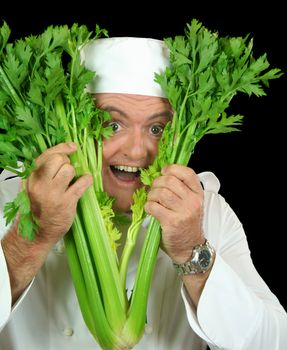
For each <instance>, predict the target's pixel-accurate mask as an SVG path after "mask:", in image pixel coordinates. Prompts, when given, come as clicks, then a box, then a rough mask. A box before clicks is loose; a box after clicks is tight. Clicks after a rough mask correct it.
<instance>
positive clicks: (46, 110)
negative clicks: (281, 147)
mask: <svg viewBox="0 0 287 350" xmlns="http://www.w3.org/2000/svg"><path fill="white" fill-rule="evenodd" d="M9 34H10V29H9V27H8V26H7V24H6V23H4V25H3V26H2V27H1V28H0V83H1V85H0V115H1V118H0V129H2V133H0V167H1V168H4V169H7V170H10V171H12V172H14V173H15V174H17V175H19V176H21V177H22V178H23V180H24V183H25V179H26V178H27V176H29V174H30V173H31V171H32V170H33V169H34V167H35V164H34V159H35V158H36V157H37V156H38V155H39V154H40V153H42V152H43V151H44V150H45V149H47V148H48V147H51V146H53V145H56V144H58V143H60V142H63V141H73V142H76V143H77V144H78V145H79V147H78V150H77V152H76V153H75V154H73V155H72V156H71V162H72V164H73V165H74V167H75V169H76V173H77V176H81V175H82V174H84V173H87V172H90V173H91V174H93V176H94V185H93V187H92V188H90V189H88V190H87V192H86V193H85V194H84V195H83V197H82V198H81V199H80V201H79V205H78V208H77V214H76V217H75V220H74V223H73V225H72V228H71V232H69V233H68V234H67V235H66V236H65V245H66V253H67V258H68V262H69V266H70V271H71V275H72V279H73V282H74V286H75V290H76V293H77V297H78V300H79V305H80V308H81V311H82V315H83V318H84V320H85V323H86V325H87V327H88V328H89V330H90V331H91V333H92V334H93V336H94V337H95V339H96V341H97V342H98V343H99V345H100V346H101V347H102V348H103V349H107V350H110V349H128V348H132V347H133V346H134V345H135V344H136V343H137V342H138V341H139V340H140V338H141V336H142V334H143V330H144V325H145V321H146V309H147V302H148V294H149V289H150V285H151V279H152V275H153V271H154V266H155V261H156V256H157V252H158V249H159V243H160V238H161V236H160V224H159V222H157V221H156V220H155V219H153V218H152V219H151V221H150V224H149V227H148V231H147V234H146V238H145V241H144V245H143V247H142V252H141V256H140V261H139V265H138V269H137V273H136V278H135V281H134V288H133V293H132V295H131V298H130V299H129V298H128V297H127V294H126V273H127V268H128V264H129V258H130V255H131V253H132V250H133V247H134V245H135V242H136V239H137V235H138V232H139V228H140V226H141V224H142V221H143V219H144V218H145V216H146V214H145V212H144V210H143V208H144V204H145V201H146V192H145V189H144V188H141V189H140V190H138V191H136V192H135V194H134V204H133V206H132V212H133V216H132V222H131V224H130V227H129V229H128V233H127V239H126V243H125V246H124V249H123V253H122V255H121V257H120V258H119V259H118V256H117V251H116V248H117V245H118V243H117V241H118V240H119V238H120V236H121V232H119V231H118V230H117V229H116V228H115V226H114V225H113V222H112V220H113V217H114V215H115V213H114V212H113V210H112V198H108V196H107V195H106V194H105V192H104V191H103V185H102V177H101V176H102V175H101V166H102V160H101V159H102V158H101V157H102V139H103V138H105V137H109V136H111V130H110V129H109V128H104V127H103V124H104V123H105V121H106V120H108V118H109V115H108V114H107V113H105V112H103V111H101V110H99V109H97V108H96V107H95V105H94V101H93V99H92V97H91V96H90V95H89V94H88V93H86V92H85V86H86V84H88V83H89V82H90V81H91V79H92V78H93V76H94V73H93V72H90V71H88V70H86V69H85V68H84V66H83V65H82V63H81V59H80V51H79V48H80V47H82V46H83V45H86V44H87V43H88V42H89V41H90V40H93V39H95V38H97V37H99V36H101V35H107V32H106V31H105V30H101V29H100V28H99V27H96V31H95V33H93V32H89V31H88V30H87V28H86V27H85V26H78V25H76V24H75V25H73V26H72V27H71V28H68V27H67V26H60V27H52V26H51V27H49V28H47V30H46V31H45V32H43V33H42V34H41V35H38V36H30V37H27V38H24V39H21V40H18V41H16V42H15V43H13V44H12V43H8V39H9ZM165 42H166V44H167V46H168V48H169V50H170V61H171V66H170V67H169V68H167V69H166V72H164V73H163V74H161V75H159V74H155V79H156V81H157V82H158V83H159V84H160V85H161V86H162V88H163V89H164V91H165V92H166V95H167V97H168V99H169V101H170V103H171V105H172V107H173V109H174V117H173V120H172V121H171V123H169V124H168V125H167V126H166V128H165V130H164V133H163V136H162V138H161V140H160V144H159V153H158V156H157V157H156V159H155V161H154V163H153V164H152V165H151V166H150V167H149V168H148V169H146V170H143V171H142V174H141V178H142V181H143V183H144V184H146V185H148V186H150V185H151V184H152V181H153V180H154V179H155V178H156V177H157V176H159V174H160V171H161V168H162V167H163V166H165V165H166V164H171V163H179V164H185V165H187V164H188V161H189V159H190V157H191V155H192V153H193V152H194V148H195V145H196V144H197V142H198V141H199V140H200V139H201V138H202V137H203V136H204V135H205V134H208V133H219V132H229V131H233V130H237V126H238V125H240V123H241V122H242V116H240V115H239V116H233V115H231V116H228V115H227V113H226V109H227V107H228V106H229V104H230V102H231V100H232V98H233V97H234V96H235V95H236V94H237V93H238V92H243V93H247V94H249V95H251V94H255V95H257V96H261V95H264V94H265V93H264V91H263V89H262V86H261V84H262V83H263V84H265V85H267V86H268V81H269V80H270V79H274V78H278V77H279V76H280V75H281V72H280V70H279V69H270V70H268V67H269V64H268V62H267V60H266V55H263V56H262V57H259V59H254V58H253V56H252V40H251V41H249V42H247V38H245V39H243V38H220V37H219V36H218V35H217V33H212V32H210V31H209V30H207V29H206V28H205V27H203V26H202V25H201V23H199V22H198V21H197V20H193V21H192V22H191V24H190V25H187V27H186V30H185V35H184V36H177V37H175V38H168V39H165ZM155 73H157V72H155ZM17 212H19V213H20V222H19V232H20V233H21V234H22V235H24V237H26V238H27V239H30V240H32V239H34V236H35V234H37V221H36V220H35V218H34V217H33V215H32V212H31V208H30V203H29V198H28V196H27V194H26V192H25V186H24V190H23V191H22V192H20V193H19V194H18V196H17V197H16V199H15V200H14V201H13V202H11V203H7V204H6V207H5V216H6V220H7V223H9V222H11V221H12V220H14V218H15V215H16V213H17Z"/></svg>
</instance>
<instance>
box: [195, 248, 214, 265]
mask: <svg viewBox="0 0 287 350" xmlns="http://www.w3.org/2000/svg"><path fill="white" fill-rule="evenodd" d="M210 257H211V254H210V252H209V251H208V250H206V249H205V250H202V251H201V252H200V253H199V256H198V262H199V264H200V266H201V267H203V268H207V267H208V266H209V264H210Z"/></svg>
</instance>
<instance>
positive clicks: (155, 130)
mask: <svg viewBox="0 0 287 350" xmlns="http://www.w3.org/2000/svg"><path fill="white" fill-rule="evenodd" d="M163 129H164V128H163V127H162V126H161V125H153V126H152V127H151V128H150V131H151V133H152V134H153V135H155V136H159V135H161V134H162V133H163Z"/></svg>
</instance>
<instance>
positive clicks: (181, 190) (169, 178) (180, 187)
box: [152, 175, 190, 199]
mask: <svg viewBox="0 0 287 350" xmlns="http://www.w3.org/2000/svg"><path fill="white" fill-rule="evenodd" d="M152 188H153V189H156V188H162V189H164V188H165V189H168V190H170V191H172V192H173V193H174V194H176V195H177V196H178V197H179V198H181V199H184V198H185V197H186V196H187V195H188V192H190V188H189V187H188V186H187V185H186V184H185V183H184V182H183V181H181V180H180V179H178V178H177V177H175V176H173V175H162V176H159V177H158V178H156V179H155V180H154V182H153V185H152Z"/></svg>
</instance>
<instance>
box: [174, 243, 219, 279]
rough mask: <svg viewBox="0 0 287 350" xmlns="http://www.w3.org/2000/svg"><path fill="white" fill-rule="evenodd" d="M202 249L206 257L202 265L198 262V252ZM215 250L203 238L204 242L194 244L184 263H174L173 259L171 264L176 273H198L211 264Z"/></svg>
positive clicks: (204, 270) (208, 267) (207, 268)
mask: <svg viewBox="0 0 287 350" xmlns="http://www.w3.org/2000/svg"><path fill="white" fill-rule="evenodd" d="M203 250H205V251H206V253H207V257H206V259H205V261H204V265H201V264H200V259H199V254H200V252H202V251H203ZM214 255H215V251H214V249H213V248H212V246H211V245H210V243H209V242H208V241H207V240H205V242H204V243H202V244H199V245H197V246H195V247H194V248H193V250H192V256H191V259H190V260H189V261H186V262H184V263H181V264H179V263H176V262H174V261H173V266H174V267H175V269H176V272H177V274H178V275H193V274H198V273H205V272H207V271H208V270H209V269H210V267H211V266H212V264H213V260H214Z"/></svg>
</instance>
